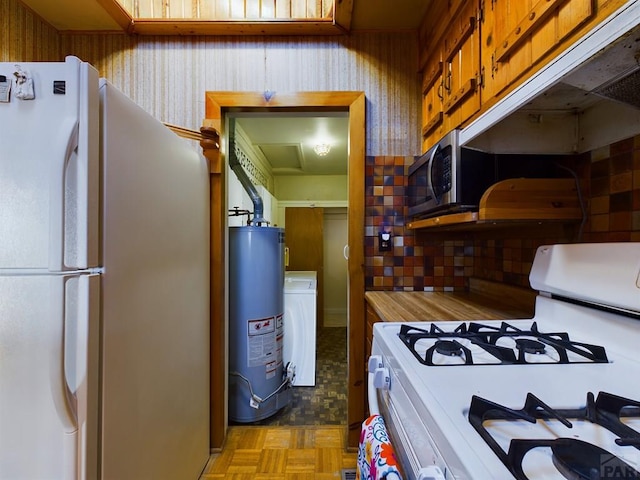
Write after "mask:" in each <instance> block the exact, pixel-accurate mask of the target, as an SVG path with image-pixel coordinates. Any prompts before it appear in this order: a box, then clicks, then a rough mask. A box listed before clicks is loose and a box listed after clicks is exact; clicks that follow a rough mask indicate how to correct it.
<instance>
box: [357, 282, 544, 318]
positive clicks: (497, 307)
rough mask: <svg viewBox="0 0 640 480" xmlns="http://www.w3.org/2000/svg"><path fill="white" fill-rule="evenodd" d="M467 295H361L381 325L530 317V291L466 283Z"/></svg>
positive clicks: (511, 287)
mask: <svg viewBox="0 0 640 480" xmlns="http://www.w3.org/2000/svg"><path fill="white" fill-rule="evenodd" d="M469 285H470V288H469V291H468V292H401V291H393V292H389V291H371V292H365V299H366V301H367V303H368V304H369V305H370V306H371V308H373V310H374V311H375V312H376V314H377V315H378V316H379V317H380V320H382V321H384V322H410V321H431V320H504V319H514V318H531V317H533V312H534V304H535V296H536V293H537V292H535V291H534V290H531V289H525V288H522V287H515V286H511V285H506V284H501V283H496V282H490V281H487V280H481V279H473V278H472V279H470V282H469Z"/></svg>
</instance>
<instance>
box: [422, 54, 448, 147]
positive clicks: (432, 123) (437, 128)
mask: <svg viewBox="0 0 640 480" xmlns="http://www.w3.org/2000/svg"><path fill="white" fill-rule="evenodd" d="M443 88H444V85H443V83H442V58H441V51H440V49H437V50H436V51H435V52H434V53H433V55H432V56H431V57H430V58H429V60H428V61H427V64H426V66H425V68H424V71H423V74H422V151H426V150H427V149H428V148H429V147H430V146H431V145H433V144H434V143H435V142H437V141H438V140H439V139H440V138H442V136H443V135H444V131H443V116H444V114H443V112H442V103H443V98H444V97H443Z"/></svg>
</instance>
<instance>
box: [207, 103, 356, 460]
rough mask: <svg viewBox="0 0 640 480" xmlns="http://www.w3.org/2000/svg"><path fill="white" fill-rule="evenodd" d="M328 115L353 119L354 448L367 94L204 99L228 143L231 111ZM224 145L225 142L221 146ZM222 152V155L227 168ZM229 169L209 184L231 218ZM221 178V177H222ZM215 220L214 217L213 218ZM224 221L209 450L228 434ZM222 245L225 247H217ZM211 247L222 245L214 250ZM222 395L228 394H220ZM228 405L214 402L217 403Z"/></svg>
mask: <svg viewBox="0 0 640 480" xmlns="http://www.w3.org/2000/svg"><path fill="white" fill-rule="evenodd" d="M232 111H233V112H241V111H262V112H264V111H273V112H287V111H291V112H296V111H298V112H300V111H304V112H323V111H325V112H327V111H346V112H348V114H349V139H348V150H347V151H348V156H349V165H348V172H349V181H348V188H349V193H348V202H349V209H348V221H349V227H348V244H349V259H348V271H349V307H348V308H349V323H348V327H347V331H348V349H347V352H348V354H347V357H348V358H347V361H348V373H347V375H348V378H347V382H348V397H347V440H348V442H347V443H348V446H349V447H350V448H356V447H357V446H358V441H359V438H360V425H361V423H362V421H363V420H364V416H365V414H366V407H365V401H366V397H365V391H366V384H367V382H366V378H365V358H364V356H365V322H364V310H365V309H364V208H365V199H364V184H365V181H364V179H365V95H364V92H358V91H346V92H345V91H336V92H298V93H289V94H280V93H276V94H275V95H272V96H271V95H266V94H265V93H262V92H216V91H209V92H206V95H205V120H204V122H203V126H204V127H211V128H214V129H216V130H218V131H219V132H220V134H221V138H224V119H225V114H226V113H227V112H232ZM223 143H224V142H223ZM224 148H225V146H224V145H223V151H222V157H223V160H222V161H223V164H224V163H225V159H224V154H225V152H224ZM225 172H226V169H225V168H220V169H219V170H218V175H219V176H218V178H217V179H215V180H213V179H212V183H211V188H212V192H211V199H212V204H211V210H212V212H213V210H216V212H217V214H216V215H215V218H218V219H220V218H221V219H224V218H225V217H226V215H227V206H226V198H225V192H224V184H225V182H224V175H225ZM220 175H221V177H220ZM212 218H214V215H213V213H212ZM224 229H225V222H224V221H222V222H220V221H218V222H217V224H212V225H211V239H212V248H211V255H212V258H211V265H212V271H211V283H212V294H214V295H215V297H213V298H212V302H211V353H212V354H211V392H212V394H214V395H215V396H212V399H211V419H210V420H211V422H210V423H211V448H214V449H217V448H221V447H222V445H223V443H224V439H225V435H226V429H227V406H226V404H227V374H226V370H227V355H226V352H227V342H226V294H227V292H226V286H225V285H220V279H221V278H224V265H225V263H226V259H225V256H226V250H227V247H226V245H225V244H224V238H225V232H224ZM221 241H222V244H219V243H220V242H221ZM213 242H216V243H218V245H214V244H213ZM220 269H222V271H220ZM222 392H224V394H222ZM221 397H222V399H223V400H224V401H222V402H216V399H218V400H220V399H221Z"/></svg>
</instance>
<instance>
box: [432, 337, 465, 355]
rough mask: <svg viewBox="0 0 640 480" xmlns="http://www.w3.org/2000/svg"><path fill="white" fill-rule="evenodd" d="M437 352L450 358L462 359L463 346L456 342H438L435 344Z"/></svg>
mask: <svg viewBox="0 0 640 480" xmlns="http://www.w3.org/2000/svg"><path fill="white" fill-rule="evenodd" d="M435 347H436V352H438V353H439V354H440V355H446V356H449V357H461V356H462V345H460V344H459V343H458V342H456V341H455V340H438V341H437V342H436V343H435Z"/></svg>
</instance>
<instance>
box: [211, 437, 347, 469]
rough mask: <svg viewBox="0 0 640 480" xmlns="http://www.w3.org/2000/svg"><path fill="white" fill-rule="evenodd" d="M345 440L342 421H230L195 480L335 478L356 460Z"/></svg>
mask: <svg viewBox="0 0 640 480" xmlns="http://www.w3.org/2000/svg"><path fill="white" fill-rule="evenodd" d="M345 442H346V427H343V426H327V427H318V426H308V427H264V426H262V427H261V426H239V425H238V426H231V427H229V431H228V435H227V441H226V443H225V447H224V449H223V450H222V452H221V453H219V454H213V455H212V456H211V458H210V459H209V463H208V465H207V467H206V468H205V470H204V472H203V475H202V476H201V477H200V480H214V479H225V480H245V479H246V480H252V479H253V480H267V479H270V480H329V479H333V480H340V479H341V471H342V469H353V468H355V466H356V457H357V455H356V453H354V452H347V450H346V444H345Z"/></svg>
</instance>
